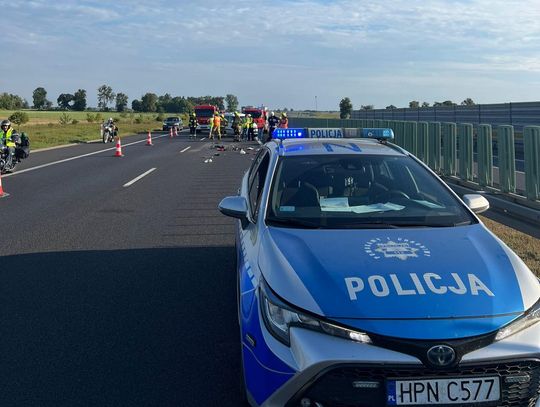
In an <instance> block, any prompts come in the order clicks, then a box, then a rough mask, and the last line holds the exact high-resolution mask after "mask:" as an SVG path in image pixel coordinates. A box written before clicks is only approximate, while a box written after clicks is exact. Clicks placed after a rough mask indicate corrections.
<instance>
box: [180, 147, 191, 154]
mask: <svg viewBox="0 0 540 407" xmlns="http://www.w3.org/2000/svg"><path fill="white" fill-rule="evenodd" d="M190 148H191V146H189V147H186V148H184V149H183V150H181V151H180V152H181V153H183V152H184V151H188V150H189V149H190Z"/></svg>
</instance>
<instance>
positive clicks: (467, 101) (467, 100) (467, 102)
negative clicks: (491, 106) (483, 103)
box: [461, 98, 476, 106]
mask: <svg viewBox="0 0 540 407" xmlns="http://www.w3.org/2000/svg"><path fill="white" fill-rule="evenodd" d="M475 104H476V103H474V101H473V100H472V99H471V98H467V99H465V100H464V101H463V102H461V105H462V106H474V105H475Z"/></svg>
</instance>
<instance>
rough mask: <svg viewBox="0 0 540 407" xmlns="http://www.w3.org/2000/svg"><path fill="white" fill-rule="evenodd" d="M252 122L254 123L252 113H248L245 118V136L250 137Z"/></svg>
mask: <svg viewBox="0 0 540 407" xmlns="http://www.w3.org/2000/svg"><path fill="white" fill-rule="evenodd" d="M252 123H253V119H252V118H251V115H250V114H247V115H246V117H245V118H244V131H243V133H242V135H243V136H244V137H243V138H245V139H249V132H250V131H251V124H252Z"/></svg>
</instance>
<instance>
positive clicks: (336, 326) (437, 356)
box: [219, 129, 540, 407]
mask: <svg viewBox="0 0 540 407" xmlns="http://www.w3.org/2000/svg"><path fill="white" fill-rule="evenodd" d="M364 134H365V135H367V136H368V137H371V138H356V139H347V138H341V139H339V138H336V139H327V138H318V139H314V138H305V136H306V130H305V129H287V130H285V129H283V130H277V133H276V135H275V136H277V137H278V138H280V139H281V140H280V141H271V142H269V143H266V144H265V145H264V146H263V147H262V148H261V149H260V151H259V153H258V155H257V156H256V158H255V159H254V161H253V164H252V165H251V168H250V169H249V170H248V171H247V172H246V174H245V176H244V177H243V179H242V184H241V188H240V192H239V195H238V196H234V197H227V198H225V199H223V200H222V202H221V203H220V205H219V208H220V210H221V212H222V213H224V214H225V215H228V216H232V217H234V218H237V219H239V226H238V235H237V260H238V261H237V269H238V319H239V323H240V335H241V341H242V346H241V348H242V365H243V366H242V367H243V373H244V375H243V377H244V382H245V389H246V395H247V399H248V401H249V403H250V404H251V405H252V406H276V407H283V406H286V407H296V406H302V407H309V406H313V407H323V406H324V407H331V406H339V407H353V406H354V407H359V406H362V407H374V406H375V407H376V406H393V405H403V406H413V405H414V406H421V405H429V406H439V405H441V406H455V405H462V406H516V407H517V406H520V407H523V406H529V407H539V406H540V400H539V393H540V324H539V323H538V322H539V321H540V302H539V298H540V283H539V281H538V279H537V278H536V277H535V276H534V275H533V273H532V272H531V271H530V270H529V269H528V268H527V266H526V265H525V264H524V263H523V262H522V261H521V260H520V259H519V258H518V256H516V254H514V253H513V252H512V251H511V250H510V249H509V248H508V247H507V246H506V245H505V244H504V243H503V242H502V241H500V240H499V239H498V238H497V237H496V236H495V235H493V234H492V233H491V232H490V231H489V230H488V229H486V227H485V226H484V225H483V224H482V222H481V221H480V220H479V219H478V218H477V216H476V215H475V213H479V212H482V211H484V210H486V209H487V208H488V207H489V203H488V202H487V200H486V199H485V198H484V197H482V196H481V195H465V196H464V197H463V200H461V199H460V198H459V197H458V196H457V195H456V194H455V193H454V192H453V191H452V190H451V189H450V188H449V187H448V186H447V185H446V184H445V183H444V182H443V181H442V180H441V179H439V178H438V177H437V175H436V174H435V173H434V172H432V171H431V170H430V169H429V168H428V167H426V166H425V165H424V164H423V163H422V162H421V161H419V160H418V159H417V158H415V157H414V156H412V155H411V154H409V153H408V152H407V151H405V150H403V149H401V148H400V147H398V146H395V145H393V144H392V143H391V142H390V139H391V138H392V137H393V134H392V132H391V130H386V129H385V130H382V129H371V130H364Z"/></svg>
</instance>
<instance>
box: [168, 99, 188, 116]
mask: <svg viewBox="0 0 540 407" xmlns="http://www.w3.org/2000/svg"><path fill="white" fill-rule="evenodd" d="M170 106H171V109H172V110H171V111H172V112H175V113H189V112H191V111H193V105H192V104H191V103H190V102H189V101H188V100H187V99H186V98H185V97H180V96H175V97H174V98H172V100H171V105H170Z"/></svg>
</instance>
